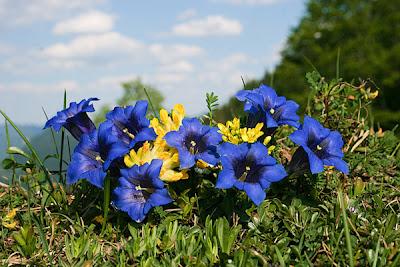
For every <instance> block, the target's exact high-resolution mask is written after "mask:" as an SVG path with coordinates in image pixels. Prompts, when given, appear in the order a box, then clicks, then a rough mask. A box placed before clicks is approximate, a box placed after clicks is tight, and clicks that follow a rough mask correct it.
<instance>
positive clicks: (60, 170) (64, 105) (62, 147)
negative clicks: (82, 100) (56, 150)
mask: <svg viewBox="0 0 400 267" xmlns="http://www.w3.org/2000/svg"><path fill="white" fill-rule="evenodd" d="M63 108H64V109H66V108H67V90H64V104H63ZM64 139H65V131H64V128H63V129H62V130H61V148H60V151H61V153H60V162H59V176H60V183H61V184H64V185H65V181H64V178H63V175H62V167H63V156H64Z"/></svg>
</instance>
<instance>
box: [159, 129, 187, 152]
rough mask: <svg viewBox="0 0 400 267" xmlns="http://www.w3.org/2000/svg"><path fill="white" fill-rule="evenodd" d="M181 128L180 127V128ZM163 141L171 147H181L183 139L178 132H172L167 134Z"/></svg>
mask: <svg viewBox="0 0 400 267" xmlns="http://www.w3.org/2000/svg"><path fill="white" fill-rule="evenodd" d="M181 127H182V126H181ZM164 139H165V141H167V144H168V145H169V146H171V147H175V148H178V147H181V146H182V145H183V137H182V135H181V133H180V132H177V131H173V132H169V133H167V134H166V135H165V136H164Z"/></svg>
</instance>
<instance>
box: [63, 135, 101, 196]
mask: <svg viewBox="0 0 400 267" xmlns="http://www.w3.org/2000/svg"><path fill="white" fill-rule="evenodd" d="M100 149H101V146H100V145H99V142H98V136H97V130H94V131H92V132H91V133H87V134H83V135H82V137H81V140H80V142H79V144H78V145H77V146H76V148H75V150H74V153H73V154H72V160H71V162H70V164H69V165H68V169H67V184H73V183H76V182H77V181H78V180H80V179H86V180H88V181H89V182H90V183H91V184H93V185H95V186H97V187H99V188H103V182H104V178H105V177H106V175H107V173H106V172H105V171H104V170H103V162H104V161H103V157H102V155H101V150H100Z"/></svg>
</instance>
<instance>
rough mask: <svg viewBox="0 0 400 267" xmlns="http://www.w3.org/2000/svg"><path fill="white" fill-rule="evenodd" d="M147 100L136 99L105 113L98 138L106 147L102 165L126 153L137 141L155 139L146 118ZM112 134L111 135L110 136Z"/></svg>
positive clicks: (154, 134)
mask: <svg viewBox="0 0 400 267" xmlns="http://www.w3.org/2000/svg"><path fill="white" fill-rule="evenodd" d="M147 105H148V104H147V101H144V100H141V101H137V102H136V104H135V106H127V107H125V108H122V107H116V108H114V110H112V111H110V112H109V113H107V115H106V118H107V120H106V121H105V122H103V123H102V124H101V125H100V127H99V138H100V139H102V140H104V143H103V144H104V145H105V146H106V147H107V150H108V151H107V153H106V154H107V158H106V159H105V162H104V167H105V168H106V169H107V168H108V167H109V166H110V164H111V162H112V161H114V160H115V159H117V158H119V157H122V156H123V155H125V154H127V153H128V152H129V151H130V149H132V148H134V146H135V145H136V144H137V143H140V142H144V141H150V140H154V139H156V137H157V135H156V133H155V132H154V130H153V128H149V125H150V121H149V120H148V119H147V118H146V112H147ZM110 135H111V136H113V137H110Z"/></svg>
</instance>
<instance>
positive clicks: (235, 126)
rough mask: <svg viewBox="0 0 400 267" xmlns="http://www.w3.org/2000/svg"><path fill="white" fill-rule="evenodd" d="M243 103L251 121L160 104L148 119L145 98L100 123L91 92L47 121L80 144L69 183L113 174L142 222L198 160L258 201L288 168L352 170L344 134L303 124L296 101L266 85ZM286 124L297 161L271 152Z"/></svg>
mask: <svg viewBox="0 0 400 267" xmlns="http://www.w3.org/2000/svg"><path fill="white" fill-rule="evenodd" d="M236 97H237V99H238V100H240V101H242V102H244V110H245V112H246V113H247V118H246V120H245V121H246V124H242V123H241V121H240V119H239V118H233V119H232V121H228V122H227V123H226V124H222V123H218V124H217V126H215V125H212V124H211V125H205V124H203V123H202V122H201V121H200V120H199V119H197V118H186V117H185V109H184V107H183V105H181V104H177V105H175V106H174V108H173V109H172V111H171V112H170V113H168V111H167V110H165V109H161V110H160V113H159V117H158V118H157V117H155V118H153V119H151V120H149V119H148V118H147V115H146V113H147V108H148V103H147V101H142V100H141V101H137V102H136V103H135V105H133V106H126V107H115V108H114V109H113V110H112V111H110V112H109V113H107V114H106V119H105V121H104V122H103V123H101V124H100V125H99V126H98V128H96V127H95V125H94V123H93V122H92V121H91V120H90V118H89V116H88V115H87V113H88V112H93V111H94V108H93V105H92V104H90V103H91V101H94V100H98V99H97V98H90V99H88V100H82V101H81V102H79V103H75V102H72V103H71V104H70V106H69V107H68V108H67V109H65V110H62V111H60V112H58V113H57V115H56V116H54V117H53V118H51V119H50V120H48V121H47V123H46V125H45V128H48V127H52V128H53V129H54V130H56V131H59V130H60V129H61V127H64V128H65V129H66V130H68V131H69V132H70V133H71V134H72V136H73V137H75V138H76V139H77V140H78V141H79V143H78V145H77V146H76V148H75V150H74V153H73V155H72V159H71V162H70V163H69V166H68V170H67V184H73V183H76V182H77V181H78V180H81V179H84V180H86V181H88V182H89V183H91V184H93V185H94V186H96V187H98V188H103V187H104V184H105V183H104V181H105V179H106V178H107V177H109V179H115V182H114V183H112V184H117V185H116V186H115V188H114V190H113V194H114V198H113V204H114V206H115V207H116V208H117V209H119V210H121V211H124V212H126V213H127V214H128V215H129V216H130V217H131V218H132V219H133V220H135V221H137V222H141V221H143V220H144V219H145V218H146V215H147V213H148V212H149V211H150V210H151V209H152V208H153V207H156V206H162V205H168V204H170V203H172V202H174V200H173V199H172V197H171V195H170V191H169V190H171V188H170V186H169V184H170V183H173V182H178V183H179V182H180V181H181V180H185V179H193V177H192V176H193V175H196V168H195V166H202V167H204V168H207V167H213V168H210V172H213V173H214V175H215V176H216V177H217V179H216V180H214V181H213V180H212V179H214V175H210V177H211V178H210V180H211V181H213V182H214V183H215V187H216V188H218V189H229V188H236V189H238V190H242V191H244V192H246V194H247V195H248V197H249V198H250V200H251V201H252V202H253V203H254V204H255V205H259V204H260V203H261V202H262V201H263V200H264V199H265V198H266V190H267V189H268V188H269V187H270V185H271V183H274V182H278V181H280V180H282V179H284V178H285V177H286V176H287V175H288V174H292V173H298V172H302V171H303V172H304V171H307V170H309V171H311V173H319V172H322V171H323V170H324V166H334V167H335V168H336V169H338V170H339V171H341V172H343V173H345V174H347V173H348V172H349V170H348V166H347V164H346V163H345V162H344V161H343V156H344V155H343V152H342V147H343V140H342V138H341V135H340V134H339V133H338V132H336V131H331V130H329V129H327V128H324V127H323V126H322V125H321V124H320V123H319V122H318V121H316V120H315V119H313V118H311V117H307V116H306V117H305V119H304V123H303V124H300V122H299V116H298V114H297V110H298V108H299V106H298V105H297V104H296V103H295V102H294V101H291V100H286V98H285V97H281V96H278V95H277V94H276V92H275V91H274V90H273V89H272V88H270V87H268V86H265V85H261V86H260V87H259V88H256V89H254V90H242V91H240V92H238V94H237V96H236ZM281 125H289V126H292V127H294V128H295V129H296V130H295V131H294V132H293V133H292V134H291V135H290V137H289V138H290V139H291V140H292V141H293V142H294V143H295V144H297V145H298V146H299V148H298V149H297V150H296V152H295V153H294V155H293V157H292V158H293V159H292V161H291V162H290V163H289V164H288V165H287V166H283V165H282V164H281V163H279V162H278V161H277V160H276V159H275V158H273V157H272V156H271V155H270V154H271V151H272V150H273V149H274V148H275V146H273V145H269V143H270V141H271V139H272V138H273V134H274V132H275V130H276V129H277V128H278V127H279V126H281Z"/></svg>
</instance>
